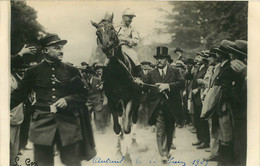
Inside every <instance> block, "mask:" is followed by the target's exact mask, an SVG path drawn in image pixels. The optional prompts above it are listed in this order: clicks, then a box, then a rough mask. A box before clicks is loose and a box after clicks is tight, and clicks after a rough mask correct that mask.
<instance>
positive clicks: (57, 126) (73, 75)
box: [11, 34, 95, 166]
mask: <svg viewBox="0 0 260 166" xmlns="http://www.w3.org/2000/svg"><path fill="white" fill-rule="evenodd" d="M66 43H67V41H66V40H61V39H60V38H59V37H58V35H56V34H49V35H47V36H45V37H44V38H43V39H42V40H40V44H41V46H42V48H43V54H44V55H45V60H44V61H43V62H42V63H40V64H38V65H36V66H34V67H32V68H30V69H28V70H27V72H26V73H25V76H24V79H23V80H22V81H21V83H20V85H19V87H18V88H17V89H15V90H14V91H13V92H12V94H11V109H12V108H14V107H16V106H17V105H18V104H20V103H21V102H23V101H24V100H25V99H26V97H27V95H28V94H29V93H30V92H31V90H33V91H34V92H35V94H36V95H35V96H36V97H35V102H34V103H33V104H32V105H33V108H34V112H33V115H32V121H31V126H30V132H29V139H30V141H31V142H33V143H34V161H35V162H37V164H38V165H40V166H53V165H54V156H53V147H54V145H55V144H56V145H57V147H58V149H59V151H60V156H61V161H62V163H64V164H65V165H68V166H80V165H81V160H82V154H81V150H82V149H80V147H81V141H82V140H83V136H82V133H83V132H82V131H81V126H82V125H83V124H80V117H79V115H80V113H81V112H80V109H81V108H82V107H83V105H84V103H85V102H86V94H87V89H86V87H85V86H84V83H83V82H82V81H81V75H80V73H79V71H78V69H76V68H75V67H73V66H71V65H68V64H66V63H63V62H61V60H62V58H63V46H64V45H65V44H66ZM88 132H90V135H91V136H90V137H89V138H90V139H89V140H88V141H89V143H90V144H92V145H93V146H90V149H89V150H92V152H93V153H92V154H91V155H90V156H88V157H89V158H93V157H94V155H95V150H94V140H93V135H92V130H91V127H90V128H89V131H88ZM89 153H90V152H89Z"/></svg>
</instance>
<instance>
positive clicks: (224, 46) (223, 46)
mask: <svg viewBox="0 0 260 166" xmlns="http://www.w3.org/2000/svg"><path fill="white" fill-rule="evenodd" d="M234 45H235V43H234V42H232V41H229V40H223V41H222V42H221V43H220V46H219V47H218V48H214V50H216V51H217V52H218V53H219V54H221V55H224V56H229V53H230V47H234Z"/></svg>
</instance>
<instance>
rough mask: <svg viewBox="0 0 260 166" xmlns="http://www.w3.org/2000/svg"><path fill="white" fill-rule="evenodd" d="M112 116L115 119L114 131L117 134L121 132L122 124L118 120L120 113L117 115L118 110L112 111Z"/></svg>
mask: <svg viewBox="0 0 260 166" xmlns="http://www.w3.org/2000/svg"><path fill="white" fill-rule="evenodd" d="M112 117H113V121H114V127H113V128H114V131H115V133H116V134H120V132H121V126H120V124H119V122H118V115H117V112H113V113H112Z"/></svg>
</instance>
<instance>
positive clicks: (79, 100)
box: [64, 69, 88, 106]
mask: <svg viewBox="0 0 260 166" xmlns="http://www.w3.org/2000/svg"><path fill="white" fill-rule="evenodd" d="M74 72H75V73H74V74H75V76H74V77H73V78H72V79H71V80H70V86H69V90H70V91H71V95H68V96H65V97H64V99H65V100H66V102H67V104H68V106H76V105H78V104H83V103H85V102H86V101H87V95H88V88H87V86H86V85H85V83H84V81H83V80H82V77H81V75H80V72H79V71H78V70H77V69H75V71H74Z"/></svg>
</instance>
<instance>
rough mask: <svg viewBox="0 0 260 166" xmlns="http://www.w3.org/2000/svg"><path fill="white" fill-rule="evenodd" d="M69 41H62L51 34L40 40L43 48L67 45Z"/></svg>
mask: <svg viewBox="0 0 260 166" xmlns="http://www.w3.org/2000/svg"><path fill="white" fill-rule="evenodd" d="M66 43H67V40H61V39H60V38H59V36H58V35H56V34H49V35H47V36H45V37H43V38H42V39H41V40H40V45H41V46H42V47H48V46H54V45H65V44H66Z"/></svg>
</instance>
